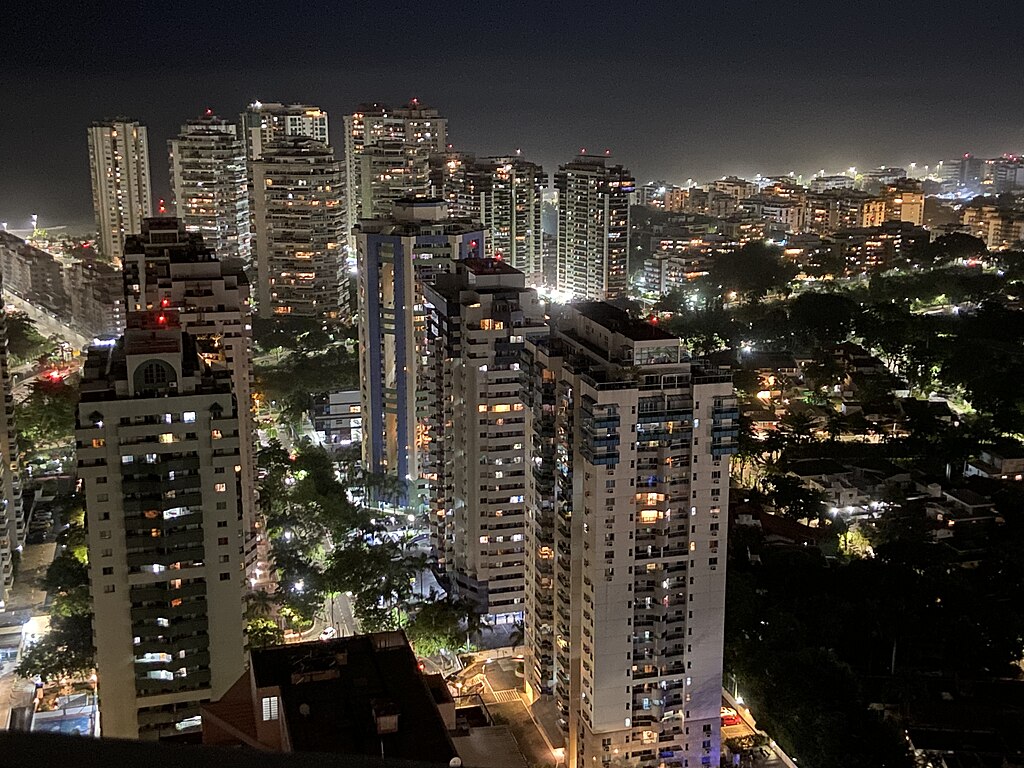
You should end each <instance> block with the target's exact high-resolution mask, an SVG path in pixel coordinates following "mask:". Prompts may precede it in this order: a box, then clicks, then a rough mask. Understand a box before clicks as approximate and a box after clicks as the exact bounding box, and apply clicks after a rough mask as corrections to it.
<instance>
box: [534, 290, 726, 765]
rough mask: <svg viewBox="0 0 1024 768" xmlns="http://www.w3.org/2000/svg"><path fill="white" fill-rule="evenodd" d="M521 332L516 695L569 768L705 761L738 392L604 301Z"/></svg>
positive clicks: (711, 742)
mask: <svg viewBox="0 0 1024 768" xmlns="http://www.w3.org/2000/svg"><path fill="white" fill-rule="evenodd" d="M551 325H552V333H551V335H550V336H549V337H545V338H540V339H530V338H528V339H527V340H526V342H525V343H526V353H525V355H524V364H525V365H526V367H527V370H526V372H525V379H526V381H528V382H532V386H531V387H529V388H528V390H527V396H528V397H529V400H530V402H529V407H530V411H531V413H530V416H529V421H528V429H527V432H528V438H527V440H528V442H529V443H530V444H531V445H532V450H533V455H532V461H531V466H532V470H533V478H532V482H531V483H530V484H529V486H528V487H529V489H530V490H529V492H528V498H527V514H528V520H527V529H526V532H527V558H526V559H527V577H528V586H527V591H528V594H527V612H526V636H527V663H526V682H527V690H528V692H529V693H530V694H531V695H532V696H540V695H552V696H554V699H555V701H556V702H557V704H558V707H559V709H560V710H561V713H562V718H563V720H564V722H565V724H566V726H565V733H566V737H567V741H568V748H567V754H566V759H567V762H568V765H569V768H584V766H591V765H594V764H595V763H598V764H600V763H604V764H607V763H610V762H613V761H621V762H623V763H625V764H627V765H632V766H648V765H661V764H662V763H664V764H665V765H666V766H673V768H685V767H686V766H699V765H717V764H718V762H719V727H720V718H719V715H720V707H721V693H722V647H723V640H724V618H725V552H726V538H725V537H726V532H727V528H728V504H729V455H730V454H732V453H734V452H735V450H736V447H735V445H736V435H737V427H736V423H737V419H738V412H737V410H736V398H735V394H734V390H733V387H732V380H731V378H730V377H729V376H728V375H724V374H721V373H719V372H717V371H713V370H706V369H704V368H703V367H702V366H700V365H698V364H697V363H695V362H692V361H691V360H690V359H689V357H688V356H687V354H686V352H685V350H684V349H683V348H682V344H681V342H680V341H679V339H677V338H675V337H674V336H672V335H670V334H668V333H665V332H664V331H661V330H660V329H658V328H656V327H654V326H651V325H647V324H644V323H640V322H637V321H635V320H632V319H631V318H630V317H629V316H628V315H627V314H626V313H625V312H623V311H621V310H618V309H616V308H614V307H612V306H611V305H608V304H604V303H598V302H583V303H580V304H574V305H569V306H567V307H566V308H565V309H564V311H563V313H562V314H561V316H559V317H557V318H554V319H553V320H552V321H551Z"/></svg>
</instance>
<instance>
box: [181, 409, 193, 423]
mask: <svg viewBox="0 0 1024 768" xmlns="http://www.w3.org/2000/svg"><path fill="white" fill-rule="evenodd" d="M181 420H182V421H183V422H185V423H186V424H192V423H193V422H194V421H195V420H196V412H195V411H185V412H184V413H183V414H181Z"/></svg>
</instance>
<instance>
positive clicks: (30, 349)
mask: <svg viewBox="0 0 1024 768" xmlns="http://www.w3.org/2000/svg"><path fill="white" fill-rule="evenodd" d="M45 347H46V338H45V337H44V336H43V335H42V334H40V333H39V331H37V330H36V324H35V321H33V320H32V318H30V317H29V316H28V315H27V314H25V313H24V312H8V313H7V351H8V353H9V354H10V355H11V357H13V358H15V359H16V360H20V361H22V362H24V361H27V360H33V359H35V358H36V357H38V356H39V355H40V354H42V352H43V351H44V350H45Z"/></svg>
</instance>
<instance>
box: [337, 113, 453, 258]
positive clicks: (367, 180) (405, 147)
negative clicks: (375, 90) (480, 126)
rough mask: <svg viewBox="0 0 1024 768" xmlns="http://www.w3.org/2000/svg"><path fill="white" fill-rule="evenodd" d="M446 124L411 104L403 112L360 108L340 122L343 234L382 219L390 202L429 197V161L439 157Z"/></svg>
mask: <svg viewBox="0 0 1024 768" xmlns="http://www.w3.org/2000/svg"><path fill="white" fill-rule="evenodd" d="M447 140H448V121H447V120H446V119H445V118H443V117H441V113H440V112H438V111H437V110H436V109H431V108H429V107H425V106H423V105H422V104H420V103H419V102H418V101H417V100H416V99H413V100H412V101H410V102H409V103H408V104H407V105H406V106H405V107H402V108H400V109H391V108H390V107H388V106H386V105H383V104H361V105H360V106H359V107H358V108H357V110H356V111H355V113H353V114H351V115H346V116H345V185H346V186H345V200H346V215H345V229H346V231H347V232H348V233H349V235H350V239H349V245H350V248H351V250H355V237H354V235H352V234H351V233H352V232H353V229H354V227H355V226H356V225H357V224H358V223H359V220H360V219H372V218H375V217H377V216H387V215H388V214H389V213H390V212H391V207H392V205H393V204H394V202H395V201H396V200H398V199H400V198H403V197H409V196H414V197H415V196H426V195H427V194H428V193H429V192H430V155H431V154H433V153H439V152H443V151H444V150H445V147H446V142H447Z"/></svg>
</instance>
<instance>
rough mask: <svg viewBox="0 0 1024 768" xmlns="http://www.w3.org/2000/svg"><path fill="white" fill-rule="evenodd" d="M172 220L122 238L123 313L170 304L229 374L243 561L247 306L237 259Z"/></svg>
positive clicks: (249, 535) (252, 455) (248, 521)
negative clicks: (236, 444) (221, 254)
mask: <svg viewBox="0 0 1024 768" xmlns="http://www.w3.org/2000/svg"><path fill="white" fill-rule="evenodd" d="M186 227H187V224H186V223H185V222H184V221H183V220H182V219H178V218H173V217H163V218H150V219H145V220H143V222H142V229H141V230H140V232H139V233H138V234H135V235H131V236H130V237H128V238H127V239H126V240H125V244H124V270H123V274H122V279H123V284H124V294H123V295H124V304H125V307H126V309H127V311H128V312H144V311H148V310H160V309H164V310H166V309H171V310H174V311H175V312H177V316H178V322H179V323H180V324H181V327H182V329H183V330H185V331H186V332H187V333H188V334H190V335H191V336H192V337H193V338H194V339H195V340H196V349H197V351H198V353H199V355H200V357H202V358H203V360H204V361H205V362H207V363H209V364H210V366H211V369H210V370H211V374H212V375H215V376H219V377H222V378H230V379H231V391H232V392H233V393H234V395H235V400H236V402H237V403H238V420H239V454H240V458H241V462H240V463H241V466H242V469H241V480H242V483H241V489H242V490H241V492H242V511H243V517H244V520H245V527H246V541H247V552H248V554H249V557H248V560H249V561H250V564H251V561H252V560H254V558H255V543H256V541H255V540H256V536H257V533H256V528H257V525H256V523H257V513H256V493H255V489H256V425H255V420H254V416H253V407H252V309H251V306H250V303H249V281H248V280H247V279H246V276H245V273H244V272H243V271H242V266H241V263H240V262H239V261H238V260H231V261H227V262H226V261H223V260H221V259H220V258H218V256H217V254H216V253H215V251H214V249H213V248H211V247H209V244H208V243H206V242H205V241H204V240H203V238H202V236H201V235H198V234H196V233H192V232H188V231H187V230H186Z"/></svg>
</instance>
